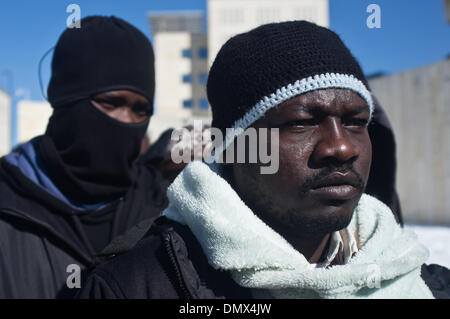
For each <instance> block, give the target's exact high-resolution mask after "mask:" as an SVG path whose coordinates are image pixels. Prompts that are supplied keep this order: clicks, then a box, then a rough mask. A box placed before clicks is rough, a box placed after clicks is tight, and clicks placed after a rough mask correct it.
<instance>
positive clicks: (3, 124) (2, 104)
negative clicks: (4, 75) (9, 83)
mask: <svg viewBox="0 0 450 319" xmlns="http://www.w3.org/2000/svg"><path fill="white" fill-rule="evenodd" d="M10 143H11V98H10V96H9V95H8V94H6V92H4V91H2V90H1V89H0V156H3V155H5V154H7V153H9V151H10V148H11V145H10Z"/></svg>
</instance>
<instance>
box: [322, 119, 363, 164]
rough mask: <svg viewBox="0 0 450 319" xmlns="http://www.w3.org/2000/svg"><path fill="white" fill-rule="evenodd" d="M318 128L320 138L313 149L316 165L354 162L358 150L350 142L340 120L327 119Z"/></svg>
mask: <svg viewBox="0 0 450 319" xmlns="http://www.w3.org/2000/svg"><path fill="white" fill-rule="evenodd" d="M322 125H323V127H321V128H320V135H321V136H320V138H319V141H318V143H317V145H316V147H315V148H314V153H313V160H314V163H316V164H317V165H326V164H329V163H330V162H332V163H345V162H354V161H355V159H356V158H358V156H359V150H358V148H357V147H355V145H354V144H353V143H352V141H351V137H350V136H349V134H348V132H346V130H345V128H344V127H343V125H342V123H341V120H340V119H329V120H327V121H325V123H323V124H322Z"/></svg>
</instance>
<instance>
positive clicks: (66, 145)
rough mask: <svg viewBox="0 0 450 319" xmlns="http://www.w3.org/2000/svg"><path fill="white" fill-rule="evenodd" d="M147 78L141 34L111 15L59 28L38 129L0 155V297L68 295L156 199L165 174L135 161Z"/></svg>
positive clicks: (147, 54) (149, 88) (150, 69)
mask: <svg viewBox="0 0 450 319" xmlns="http://www.w3.org/2000/svg"><path fill="white" fill-rule="evenodd" d="M154 77H155V75H154V55H153V49H152V45H151V43H150V42H149V40H148V39H147V38H146V36H145V35H144V34H143V33H141V32H140V31H139V30H138V29H136V28H135V27H134V26H132V25H130V24H129V23H127V22H126V21H124V20H122V19H120V18H117V17H101V16H91V17H87V18H84V19H82V20H81V28H80V29H77V28H73V29H70V28H68V29H67V30H65V31H64V33H63V34H62V35H61V37H60V38H59V40H58V43H57V45H56V48H55V52H54V56H53V61H52V75H51V80H50V84H49V87H48V99H49V102H50V103H51V106H52V107H53V114H52V116H51V118H50V120H49V123H48V126H47V130H46V132H45V134H44V135H43V136H39V137H36V138H34V139H32V140H31V141H29V142H27V143H24V144H23V145H21V146H20V147H18V148H17V149H16V150H14V151H13V152H12V153H10V154H8V155H7V156H5V157H3V158H1V160H0V298H70V297H71V296H72V295H73V294H74V293H75V292H76V290H77V288H79V287H80V283H82V282H83V280H84V273H81V274H80V273H79V272H78V270H80V271H81V272H83V271H84V270H85V269H87V268H88V267H92V266H93V265H94V264H95V262H96V260H97V256H98V255H99V253H100V252H101V251H102V250H103V249H104V248H105V247H106V246H107V245H108V244H109V243H110V241H111V240H112V239H113V238H114V237H116V236H118V235H121V234H123V233H124V232H126V230H128V229H129V228H130V227H131V226H134V225H136V224H138V223H140V222H142V221H143V220H150V221H151V220H152V218H155V217H157V216H158V215H159V213H160V212H161V211H162V210H163V209H164V208H165V207H166V205H167V199H166V197H165V187H166V186H167V182H166V181H165V180H164V179H163V177H162V176H161V174H160V173H159V171H158V170H157V169H155V168H153V167H152V166H151V165H149V164H148V163H145V162H138V161H137V159H138V156H139V153H140V148H141V141H142V139H143V138H144V135H145V134H146V131H147V128H148V125H149V122H150V118H151V116H152V114H153V96H154Z"/></svg>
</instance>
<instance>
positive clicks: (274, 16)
mask: <svg viewBox="0 0 450 319" xmlns="http://www.w3.org/2000/svg"><path fill="white" fill-rule="evenodd" d="M280 16H281V15H280V9H279V8H269V7H265V8H258V9H257V10H256V21H257V22H258V23H259V24H264V23H270V22H277V21H280Z"/></svg>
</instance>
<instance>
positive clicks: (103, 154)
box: [40, 100, 149, 204]
mask: <svg viewBox="0 0 450 319" xmlns="http://www.w3.org/2000/svg"><path fill="white" fill-rule="evenodd" d="M148 124H149V119H147V120H146V121H144V122H141V123H137V124H128V123H123V122H120V121H117V120H115V119H113V118H111V117H109V116H108V115H106V114H104V113H103V112H102V111H100V110H98V109H97V108H95V106H93V105H92V103H91V102H90V100H81V101H78V102H75V103H74V104H72V105H69V106H66V107H60V108H58V109H55V111H54V113H53V115H52V117H51V118H50V121H49V124H48V127H47V132H46V134H45V135H44V136H43V138H42V139H41V143H40V153H41V155H42V157H43V161H44V163H45V167H46V169H47V171H48V173H49V175H50V177H51V178H52V180H53V182H54V183H55V184H56V186H57V187H58V188H59V189H60V191H61V192H62V193H63V194H65V195H66V196H67V197H69V198H71V199H72V200H74V201H77V202H80V203H83V204H91V203H99V202H103V201H108V200H111V199H114V198H118V197H120V196H122V195H124V194H125V193H126V191H127V190H128V189H129V188H130V186H131V184H132V183H133V181H134V179H135V175H136V167H135V161H136V159H137V158H138V156H139V151H140V146H141V141H142V138H143V137H144V135H145V133H146V131H147V127H148Z"/></svg>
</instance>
